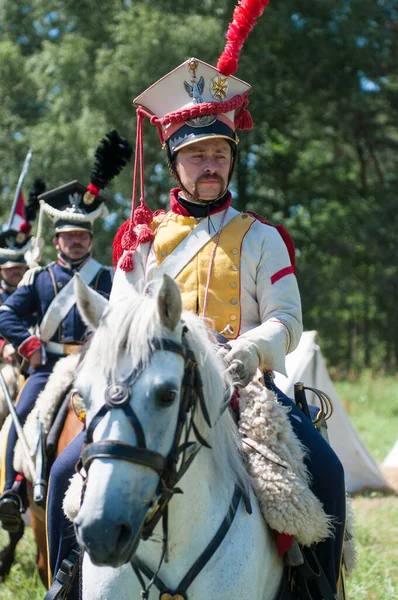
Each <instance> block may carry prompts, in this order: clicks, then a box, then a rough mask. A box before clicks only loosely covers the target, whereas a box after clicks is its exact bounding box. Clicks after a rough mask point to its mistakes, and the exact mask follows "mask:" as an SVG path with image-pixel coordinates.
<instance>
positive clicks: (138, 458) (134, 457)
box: [78, 326, 211, 540]
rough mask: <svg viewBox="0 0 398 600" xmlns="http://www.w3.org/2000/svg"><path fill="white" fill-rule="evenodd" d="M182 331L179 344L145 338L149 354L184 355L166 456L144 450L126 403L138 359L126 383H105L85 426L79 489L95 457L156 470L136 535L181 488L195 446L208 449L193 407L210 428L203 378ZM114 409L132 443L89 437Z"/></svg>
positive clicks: (145, 533) (146, 532)
mask: <svg viewBox="0 0 398 600" xmlns="http://www.w3.org/2000/svg"><path fill="white" fill-rule="evenodd" d="M186 332H187V328H186V326H183V334H182V341H181V343H178V342H175V341H173V340H170V339H167V338H161V339H153V340H151V341H150V342H149V348H150V356H151V355H152V354H153V353H154V352H155V351H156V350H164V351H168V352H173V353H174V354H178V355H180V356H181V357H182V358H183V359H184V378H183V381H182V391H181V397H180V406H179V411H178V420H177V426H176V430H175V434H174V439H173V443H172V446H171V449H170V452H169V453H168V455H167V456H163V455H162V454H160V453H158V452H155V451H153V450H150V449H148V448H147V446H146V440H145V433H144V431H143V428H142V426H141V423H140V421H139V419H138V417H137V415H136V413H135V411H134V409H133V408H132V406H131V405H130V399H131V389H132V387H133V386H134V384H135V382H136V381H137V379H138V378H139V377H140V375H141V374H142V372H143V370H144V368H145V365H144V364H143V363H142V362H141V363H139V364H138V366H137V367H136V369H135V370H134V372H133V374H132V375H131V376H130V377H129V382H128V385H126V384H125V383H119V382H116V383H111V384H109V385H108V388H107V390H106V399H105V404H104V405H103V406H101V408H100V409H99V411H98V412H97V414H96V415H95V416H94V417H93V419H92V420H91V422H90V424H89V426H88V428H87V431H86V436H85V442H84V446H83V451H82V455H81V460H80V464H79V465H78V467H79V468H81V467H83V468H84V470H85V472H86V475H85V477H84V479H85V481H84V487H85V486H86V485H87V481H88V476H89V468H90V465H91V463H92V462H93V460H94V459H96V458H113V459H119V460H125V461H128V462H131V463H133V464H139V465H143V466H146V467H149V468H150V469H152V470H154V471H156V473H157V474H158V475H159V478H160V479H159V484H158V487H157V491H156V495H157V498H156V501H155V502H154V503H153V505H152V506H151V508H150V509H149V511H148V513H147V515H146V518H145V522H144V526H143V529H142V532H141V537H142V539H144V540H146V539H148V537H150V536H151V535H152V533H153V530H154V528H155V526H156V524H157V523H158V521H159V520H160V518H161V517H162V516H163V514H164V512H165V510H166V508H167V505H168V503H169V502H170V500H171V498H172V497H173V494H175V493H179V492H181V490H179V489H178V488H176V487H175V486H176V484H177V483H178V482H179V480H180V479H181V478H182V477H183V475H184V474H185V473H186V471H187V469H188V468H189V467H190V465H191V463H192V461H193V460H194V458H195V456H196V455H197V453H198V452H199V450H200V448H201V447H202V446H206V447H210V446H209V444H208V443H207V442H206V440H205V439H203V437H202V436H201V435H200V433H199V431H198V429H197V427H196V425H195V422H194V417H195V412H196V408H197V406H198V405H199V407H200V409H201V412H202V415H203V417H204V419H205V421H206V423H207V425H208V426H209V427H211V422H210V418H209V413H208V410H207V407H206V404H205V399H204V395H203V383H202V378H201V375H200V372H199V368H198V363H197V361H196V358H195V355H194V352H193V351H192V350H191V349H190V348H189V345H188V342H187V339H186ZM113 410H122V411H123V412H124V414H125V415H126V417H127V419H128V421H129V422H130V424H131V426H132V428H133V430H134V432H135V436H136V445H132V444H127V443H125V442H121V441H117V440H101V441H98V442H94V441H93V433H94V430H95V428H96V427H97V425H98V424H99V423H100V421H101V420H102V419H103V418H104V417H105V415H106V414H108V413H109V412H111V411H113ZM192 431H193V432H194V434H195V437H196V440H197V441H196V442H193V441H188V440H189V437H190V434H191V432H192Z"/></svg>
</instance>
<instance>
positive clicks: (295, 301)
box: [110, 207, 302, 373]
mask: <svg viewBox="0 0 398 600" xmlns="http://www.w3.org/2000/svg"><path fill="white" fill-rule="evenodd" d="M228 210H229V211H234V213H236V214H238V211H236V210H235V209H233V208H232V207H229V209H228ZM217 214H219V215H220V217H222V214H223V211H222V212H221V213H217ZM211 218H212V219H213V218H214V217H213V216H212V217H211ZM198 221H199V220H198ZM174 252H178V247H177V248H176V249H175V250H174ZM182 264H183V265H184V264H186V263H184V262H183V263H182ZM240 264H241V269H240V282H241V295H240V302H241V328H240V335H239V337H240V338H241V339H246V340H247V341H248V344H254V345H255V347H256V351H257V354H258V356H259V359H260V368H262V369H269V370H277V371H280V372H281V373H285V364H284V363H285V354H287V353H289V352H292V351H293V350H294V349H295V348H296V346H297V344H298V342H299V340H300V336H301V333H302V317H301V302H300V294H299V290H298V285H297V280H296V276H295V275H294V274H293V273H292V272H291V271H292V269H291V261H290V257H289V253H288V251H287V248H286V245H285V243H284V241H283V239H282V237H281V235H280V234H279V232H278V230H277V229H275V227H272V226H270V225H267V224H264V223H262V222H261V221H259V220H256V221H255V222H254V223H253V225H252V226H251V227H250V229H249V231H248V232H247V234H246V235H245V237H244V239H243V243H242V246H241V263H240ZM156 271H157V262H156V256H155V252H154V248H153V245H152V244H150V243H145V244H141V245H140V246H139V247H138V248H137V249H136V250H135V252H134V269H133V271H130V272H124V271H122V270H121V269H120V267H119V266H118V267H117V270H116V274H115V278H114V283H113V288H112V293H111V298H110V301H111V302H112V301H114V300H115V299H116V298H120V297H122V296H124V295H125V293H126V290H127V289H128V288H129V287H130V286H134V287H135V288H136V289H140V290H142V289H143V287H144V286H145V285H146V284H147V283H148V282H150V281H151V280H152V279H154V278H155V277H156ZM166 272H167V271H166Z"/></svg>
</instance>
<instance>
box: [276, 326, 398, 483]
mask: <svg viewBox="0 0 398 600" xmlns="http://www.w3.org/2000/svg"><path fill="white" fill-rule="evenodd" d="M316 335H317V332H316V331H306V332H304V333H303V335H302V336H301V340H300V343H299V345H298V347H297V348H296V350H295V351H294V352H292V353H291V354H289V355H288V356H287V358H286V368H287V373H288V377H285V376H284V375H281V374H279V373H278V374H277V375H276V378H275V383H276V385H277V387H279V389H281V390H282V391H283V392H285V394H287V395H288V396H289V397H290V398H293V396H294V392H293V389H294V384H295V383H297V382H299V381H302V382H303V383H304V385H305V386H309V387H314V388H317V389H319V390H322V391H323V392H325V393H326V394H328V396H330V398H331V399H332V401H333V415H332V416H331V418H330V419H329V420H328V431H329V438H330V444H331V446H332V448H333V449H334V451H335V452H336V454H337V456H338V457H339V458H340V460H341V462H342V464H343V466H344V470H345V476H346V485H347V489H348V491H349V492H350V493H354V492H359V491H361V490H365V489H366V490H369V489H371V490H381V489H383V490H388V489H390V488H389V485H388V483H387V481H386V479H385V478H384V476H383V474H382V473H381V471H380V470H379V467H378V466H377V464H376V462H375V461H374V459H373V458H372V457H371V456H370V454H369V452H368V450H367V449H366V448H365V446H364V444H363V442H362V441H361V440H360V438H359V436H358V433H357V432H356V430H355V429H354V427H353V425H352V424H351V423H350V420H349V417H348V415H347V413H346V411H345V409H344V407H343V405H342V403H341V401H340V399H339V397H338V395H337V392H336V390H335V388H334V385H333V383H332V381H331V379H330V377H329V374H328V371H327V368H326V364H325V360H324V358H323V356H322V353H321V350H320V348H319V346H318V345H317V343H316ZM306 396H307V401H308V403H309V404H318V405H319V402H318V400H317V398H316V396H315V395H314V394H312V393H309V392H306ZM397 449H398V444H397Z"/></svg>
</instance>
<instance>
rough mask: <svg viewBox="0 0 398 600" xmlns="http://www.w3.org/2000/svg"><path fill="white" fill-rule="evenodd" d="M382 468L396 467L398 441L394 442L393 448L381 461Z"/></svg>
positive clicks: (397, 462)
mask: <svg viewBox="0 0 398 600" xmlns="http://www.w3.org/2000/svg"><path fill="white" fill-rule="evenodd" d="M383 467H388V468H390V467H393V468H396V467H398V440H397V441H396V442H395V444H394V446H393V447H392V448H391V450H390V452H389V453H388V454H387V456H386V458H385V459H384V460H383Z"/></svg>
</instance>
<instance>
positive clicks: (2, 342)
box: [0, 339, 6, 351]
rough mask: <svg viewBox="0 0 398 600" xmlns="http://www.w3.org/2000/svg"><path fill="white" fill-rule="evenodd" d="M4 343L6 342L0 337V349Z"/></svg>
mask: <svg viewBox="0 0 398 600" xmlns="http://www.w3.org/2000/svg"><path fill="white" fill-rule="evenodd" d="M5 343H6V341H5V340H2V339H0V351H1V350H3V348H4V346H5Z"/></svg>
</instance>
